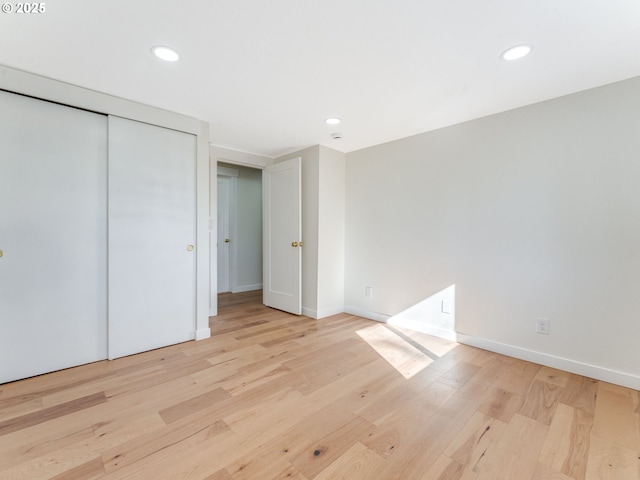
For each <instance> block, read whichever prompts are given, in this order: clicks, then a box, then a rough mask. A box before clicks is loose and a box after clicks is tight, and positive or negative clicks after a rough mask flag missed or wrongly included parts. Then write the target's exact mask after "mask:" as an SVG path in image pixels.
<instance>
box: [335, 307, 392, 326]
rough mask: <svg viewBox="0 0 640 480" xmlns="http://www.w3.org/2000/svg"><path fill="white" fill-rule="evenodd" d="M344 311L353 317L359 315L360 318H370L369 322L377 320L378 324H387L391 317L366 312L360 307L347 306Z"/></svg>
mask: <svg viewBox="0 0 640 480" xmlns="http://www.w3.org/2000/svg"><path fill="white" fill-rule="evenodd" d="M344 311H345V313H350V314H351V315H357V316H359V317H364V318H368V319H369V320H375V321H376V322H386V321H387V320H388V319H389V318H390V317H389V315H384V314H382V313H376V312H371V311H369V310H364V309H362V308H359V307H354V306H353V305H345V306H344Z"/></svg>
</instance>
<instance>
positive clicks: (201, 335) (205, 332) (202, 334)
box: [196, 327, 211, 340]
mask: <svg viewBox="0 0 640 480" xmlns="http://www.w3.org/2000/svg"><path fill="white" fill-rule="evenodd" d="M209 337H211V329H210V328H209V327H207V328H200V329H198V330H196V340H204V339H205V338H209Z"/></svg>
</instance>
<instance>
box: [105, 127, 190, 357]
mask: <svg viewBox="0 0 640 480" xmlns="http://www.w3.org/2000/svg"><path fill="white" fill-rule="evenodd" d="M108 198H109V216H108V218H109V263H108V265H109V293H108V299H109V300H108V304H109V358H117V357H122V356H125V355H130V354H133V353H138V352H142V351H146V350H151V349H154V348H158V347H163V346H166V345H171V344H175V343H179V342H183V341H187V340H191V339H193V338H194V337H195V319H196V309H195V302H196V249H195V246H196V245H195V239H196V137H195V136H194V135H191V134H187V133H183V132H178V131H175V130H169V129H166V128H161V127H157V126H153V125H148V124H145V123H140V122H135V121H132V120H126V119H123V118H119V117H112V116H110V117H109V196H108Z"/></svg>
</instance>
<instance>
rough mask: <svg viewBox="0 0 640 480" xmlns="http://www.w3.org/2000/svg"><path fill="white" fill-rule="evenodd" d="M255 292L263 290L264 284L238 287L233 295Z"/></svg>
mask: <svg viewBox="0 0 640 480" xmlns="http://www.w3.org/2000/svg"><path fill="white" fill-rule="evenodd" d="M254 290H262V283H255V284H253V285H238V286H237V287H236V288H234V289H233V291H232V293H241V292H252V291H254Z"/></svg>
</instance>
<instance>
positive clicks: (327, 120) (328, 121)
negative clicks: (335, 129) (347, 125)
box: [324, 117, 342, 125]
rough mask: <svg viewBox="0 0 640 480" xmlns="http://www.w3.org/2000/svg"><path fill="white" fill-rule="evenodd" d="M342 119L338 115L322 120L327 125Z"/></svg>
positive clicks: (334, 123)
mask: <svg viewBox="0 0 640 480" xmlns="http://www.w3.org/2000/svg"><path fill="white" fill-rule="evenodd" d="M341 121H342V120H341V119H339V118H338V117H329V118H326V119H325V120H324V123H326V124H327V125H338V124H339V123H340V122H341Z"/></svg>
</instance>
